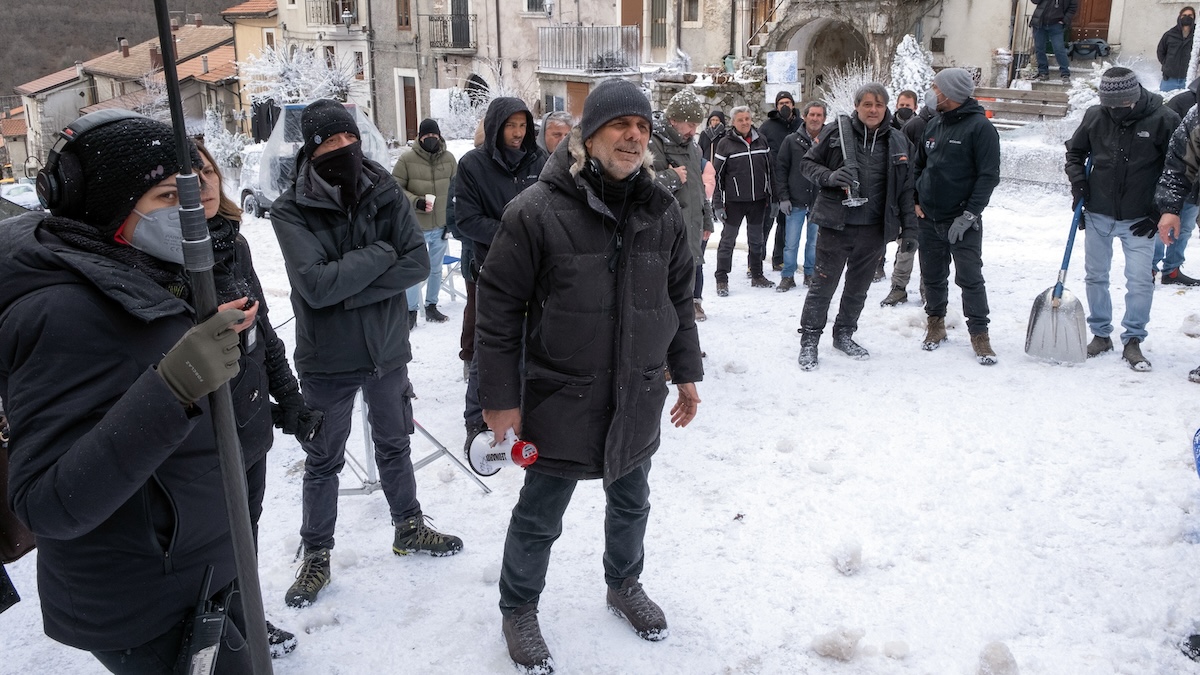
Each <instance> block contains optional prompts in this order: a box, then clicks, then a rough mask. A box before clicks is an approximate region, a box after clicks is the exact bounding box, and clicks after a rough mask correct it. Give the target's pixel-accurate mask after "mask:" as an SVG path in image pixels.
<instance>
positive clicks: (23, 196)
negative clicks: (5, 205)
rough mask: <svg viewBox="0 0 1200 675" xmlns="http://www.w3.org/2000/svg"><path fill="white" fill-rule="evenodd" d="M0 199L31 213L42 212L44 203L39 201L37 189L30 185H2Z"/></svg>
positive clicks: (0, 186)
mask: <svg viewBox="0 0 1200 675" xmlns="http://www.w3.org/2000/svg"><path fill="white" fill-rule="evenodd" d="M0 198H3V199H7V200H8V201H10V202H12V203H14V204H17V205H18V206H23V207H25V208H27V209H29V210H30V211H42V210H43V209H42V202H41V201H39V200H38V196H37V188H36V187H35V186H33V185H30V184H29V183H6V184H4V185H0Z"/></svg>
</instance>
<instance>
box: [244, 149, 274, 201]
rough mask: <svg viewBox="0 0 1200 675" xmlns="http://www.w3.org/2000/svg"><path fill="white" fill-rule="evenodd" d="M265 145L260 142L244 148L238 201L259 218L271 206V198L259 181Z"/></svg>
mask: <svg viewBox="0 0 1200 675" xmlns="http://www.w3.org/2000/svg"><path fill="white" fill-rule="evenodd" d="M263 147H264V146H263V144H262V143H258V144H255V145H247V146H246V147H244V148H242V174H241V178H240V179H239V180H238V201H239V202H240V203H241V207H242V211H244V212H245V213H248V214H250V215H252V216H255V217H257V218H262V217H263V216H264V215H265V214H266V212H267V211H268V210H269V209H270V206H271V200H270V199H267V197H266V195H264V194H263V193H262V187H261V186H260V185H259V181H258V166H259V163H260V161H261V160H262V154H263Z"/></svg>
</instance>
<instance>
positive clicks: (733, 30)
mask: <svg viewBox="0 0 1200 675" xmlns="http://www.w3.org/2000/svg"><path fill="white" fill-rule="evenodd" d="M736 45H737V0H729V55H730V56H732V57H734V58H735V59H736V58H737V52H736V51H734V49H735V47H736Z"/></svg>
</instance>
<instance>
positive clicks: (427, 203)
mask: <svg viewBox="0 0 1200 675" xmlns="http://www.w3.org/2000/svg"><path fill="white" fill-rule="evenodd" d="M435 199H437V195H432V194H427V195H425V208H426V209H428V210H429V211H432V210H433V200H435Z"/></svg>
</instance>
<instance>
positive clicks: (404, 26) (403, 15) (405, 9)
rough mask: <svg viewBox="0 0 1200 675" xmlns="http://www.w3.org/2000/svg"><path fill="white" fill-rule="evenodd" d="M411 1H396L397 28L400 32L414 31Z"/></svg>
mask: <svg viewBox="0 0 1200 675" xmlns="http://www.w3.org/2000/svg"><path fill="white" fill-rule="evenodd" d="M410 2H411V0H396V27H397V28H399V29H400V30H412V5H411V4H410Z"/></svg>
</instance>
